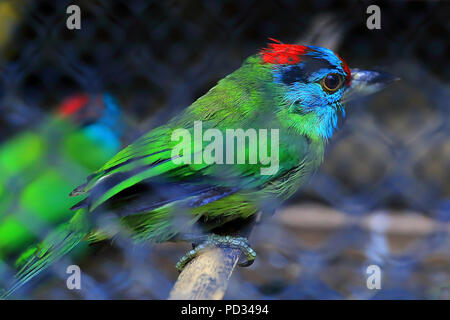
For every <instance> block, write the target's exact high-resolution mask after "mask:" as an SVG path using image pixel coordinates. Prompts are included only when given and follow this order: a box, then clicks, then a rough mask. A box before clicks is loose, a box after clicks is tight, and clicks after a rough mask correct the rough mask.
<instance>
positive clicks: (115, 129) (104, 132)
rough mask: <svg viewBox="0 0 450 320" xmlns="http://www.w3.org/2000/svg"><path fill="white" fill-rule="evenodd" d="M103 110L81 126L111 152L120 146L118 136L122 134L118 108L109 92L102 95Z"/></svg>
mask: <svg viewBox="0 0 450 320" xmlns="http://www.w3.org/2000/svg"><path fill="white" fill-rule="evenodd" d="M102 105H103V108H104V110H103V112H102V115H101V117H99V118H98V119H96V120H95V121H94V122H90V123H89V124H86V125H85V126H83V129H82V130H83V131H84V132H85V133H86V134H87V135H88V136H90V137H91V138H92V139H93V140H95V141H97V142H98V143H99V144H100V145H102V146H103V147H104V148H106V149H107V150H109V151H110V152H111V153H115V152H117V151H118V150H119V149H120V147H121V142H120V137H121V136H122V134H123V132H122V131H123V130H124V128H123V125H122V120H121V113H120V108H119V105H118V103H117V101H116V100H115V99H114V97H112V96H111V95H110V94H103V95H102Z"/></svg>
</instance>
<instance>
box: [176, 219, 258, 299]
mask: <svg viewBox="0 0 450 320" xmlns="http://www.w3.org/2000/svg"><path fill="white" fill-rule="evenodd" d="M261 219H262V214H261V213H258V214H256V215H255V216H253V217H252V218H250V219H247V220H246V221H245V222H242V223H241V224H240V226H239V228H238V230H232V229H230V230H228V232H226V234H229V235H233V236H240V237H247V238H248V237H249V236H250V234H251V232H252V230H253V227H254V226H255V224H257V223H259V222H260V221H261ZM241 253H242V252H241V250H239V249H232V248H213V249H208V250H205V251H204V252H202V253H201V254H199V255H198V256H197V257H195V258H194V259H193V260H192V261H190V262H189V263H188V264H187V265H186V266H185V267H184V269H183V271H182V272H181V273H180V275H179V276H178V280H177V282H176V283H175V285H174V287H173V288H172V291H171V292H170V294H169V300H221V299H223V296H224V295H225V291H226V290H227V287H228V281H229V280H230V278H231V275H232V273H233V271H234V268H235V267H236V265H237V263H238V261H239V258H240V256H241Z"/></svg>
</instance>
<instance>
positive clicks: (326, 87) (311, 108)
mask: <svg viewBox="0 0 450 320" xmlns="http://www.w3.org/2000/svg"><path fill="white" fill-rule="evenodd" d="M272 40H273V39H272ZM274 41H275V42H276V43H270V44H269V45H268V47H267V48H264V49H262V50H261V51H260V53H259V55H260V59H261V60H262V63H263V64H264V65H266V66H269V68H270V70H271V72H272V75H273V82H274V83H275V84H277V85H278V86H280V87H281V88H282V92H283V100H285V102H286V104H285V105H286V106H287V108H288V109H289V113H290V114H291V115H294V116H295V115H297V116H298V117H297V120H307V121H308V122H309V123H312V124H313V125H312V126H310V127H311V128H310V131H314V133H315V134H317V135H318V136H320V137H322V138H324V139H328V138H330V137H331V135H332V134H333V132H334V130H335V129H336V127H337V123H338V116H339V114H342V115H343V116H344V117H345V107H344V105H343V103H344V102H346V101H349V100H351V99H353V98H355V97H357V96H362V95H366V94H370V93H373V92H376V91H379V90H381V89H382V88H384V87H385V86H386V85H387V84H388V83H389V82H391V81H392V80H394V79H395V77H393V76H391V75H389V74H386V73H380V72H374V71H366V70H359V69H354V71H352V70H350V68H349V67H348V65H347V63H346V62H345V61H344V60H343V59H342V58H341V57H339V56H338V55H337V54H335V53H334V52H333V51H331V50H330V49H327V48H323V47H317V46H302V45H295V44H283V43H280V42H279V41H277V40H274ZM302 122H303V125H304V122H305V121H302Z"/></svg>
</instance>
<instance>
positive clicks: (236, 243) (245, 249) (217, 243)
mask: <svg viewBox="0 0 450 320" xmlns="http://www.w3.org/2000/svg"><path fill="white" fill-rule="evenodd" d="M217 247H219V248H232V249H239V250H241V251H242V253H243V254H244V255H245V257H246V261H244V262H242V263H239V264H238V265H239V266H240V267H248V266H251V265H252V264H253V262H254V261H255V258H256V252H255V251H254V250H253V249H252V248H251V247H250V245H249V243H248V240H247V238H243V237H232V236H218V235H216V234H211V235H209V236H208V237H207V239H206V240H205V241H203V242H202V243H200V244H199V245H197V246H196V247H195V248H193V249H192V250H190V251H189V252H187V253H186V254H185V255H184V256H183V257H181V259H180V260H179V261H178V262H177V264H176V265H175V266H176V268H177V269H178V271H179V272H181V271H182V270H183V268H184V267H185V266H186V264H188V263H189V262H190V261H191V260H192V259H194V258H195V257H196V256H198V255H199V254H200V253H201V252H203V251H205V250H206V249H210V248H217Z"/></svg>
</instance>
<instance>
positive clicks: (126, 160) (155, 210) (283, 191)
mask: <svg viewBox="0 0 450 320" xmlns="http://www.w3.org/2000/svg"><path fill="white" fill-rule="evenodd" d="M352 79H353V82H352ZM393 79H394V77H392V76H389V75H386V74H382V73H378V72H371V71H362V70H357V71H355V72H354V73H352V72H351V71H350V69H349V67H348V66H347V64H346V63H345V62H344V60H343V59H341V58H340V57H339V56H337V55H336V54H334V53H333V52H332V51H331V50H329V49H326V48H321V47H314V46H301V45H289V44H282V43H279V42H277V43H270V44H269V45H268V47H267V48H264V49H262V50H261V51H260V52H259V53H257V54H256V55H253V56H251V57H249V58H248V59H247V60H246V61H245V62H244V64H243V65H242V66H241V67H240V68H239V69H237V70H236V71H234V72H233V73H231V74H230V75H228V76H227V77H225V78H224V79H222V80H220V81H219V83H218V84H217V85H216V86H215V87H213V88H212V89H211V90H209V91H208V92H207V93H206V94H205V95H204V96H202V97H200V98H199V99H198V100H197V101H195V102H194V103H193V104H192V105H191V106H189V107H188V108H186V109H185V110H184V111H182V112H181V113H180V114H179V115H177V116H175V117H174V118H173V119H172V120H170V121H169V122H168V123H167V124H165V125H162V126H160V127H157V128H155V129H153V130H151V131H149V132H147V133H145V134H144V135H143V136H141V137H140V138H139V139H137V140H136V141H135V142H134V143H132V144H131V145H129V146H128V147H126V148H125V149H123V150H122V151H120V152H119V153H118V154H117V155H115V156H114V157H113V158H112V159H111V160H109V161H108V162H106V164H104V165H103V166H102V167H101V168H100V169H98V170H97V171H95V172H94V173H93V174H92V175H90V176H89V177H88V179H87V182H86V183H84V184H82V185H81V186H79V187H78V188H76V189H75V190H74V191H73V192H72V193H71V195H72V196H79V195H84V196H85V198H84V199H83V200H82V201H80V202H79V203H78V204H77V205H75V206H74V207H73V209H76V210H77V211H76V213H75V215H74V216H73V217H72V218H71V219H70V220H69V221H68V222H67V223H65V224H63V225H61V226H60V227H59V228H58V230H55V231H53V232H52V233H51V234H50V235H49V236H48V237H47V238H46V239H45V240H44V241H43V242H42V243H41V244H39V245H37V246H35V247H33V248H31V249H30V250H28V251H27V252H26V253H25V254H24V255H23V256H22V257H21V259H20V264H21V269H20V271H19V273H18V275H17V283H16V284H15V286H13V288H12V289H11V290H10V291H9V292H7V294H9V293H10V292H12V291H13V290H14V289H16V288H17V287H19V286H20V285H22V284H23V283H25V282H27V281H28V280H30V279H31V278H32V277H33V276H35V275H36V274H38V273H39V272H41V271H42V270H43V269H45V268H47V267H48V266H49V265H50V264H51V263H52V262H54V261H55V260H56V259H58V258H60V257H61V256H62V255H64V254H66V253H67V252H69V251H70V250H71V249H72V248H74V247H75V246H76V245H78V244H79V243H80V241H82V240H86V241H89V242H95V241H100V240H104V239H110V238H112V237H114V236H117V235H125V236H127V237H130V238H132V239H133V240H134V241H135V242H136V243H142V242H150V243H158V242H164V241H178V240H185V241H190V242H193V243H194V244H195V245H196V247H195V249H194V250H192V251H190V252H189V253H188V254H187V255H186V256H184V257H183V258H181V260H180V262H179V263H178V265H177V267H178V268H179V269H182V268H183V266H184V265H185V264H186V263H188V262H189V260H190V259H192V257H194V256H195V255H197V254H199V253H200V252H201V251H202V250H204V249H205V248H207V247H211V246H228V247H234V248H239V249H241V250H242V251H243V253H244V254H245V256H246V258H247V261H246V262H245V263H243V265H249V264H250V263H251V262H252V261H253V260H254V258H255V253H254V251H253V250H252V249H251V248H250V246H249V245H248V242H247V239H245V238H240V237H231V236H230V235H229V234H228V233H227V232H226V231H224V230H226V227H227V225H230V224H233V223H238V224H245V222H246V221H248V220H249V219H252V217H254V216H255V214H257V213H258V212H260V211H262V212H263V213H264V212H272V211H273V209H274V208H276V207H277V206H278V205H279V204H280V203H282V202H283V201H285V200H286V199H288V198H289V197H291V196H292V195H293V194H294V193H295V192H296V191H297V190H298V189H299V188H300V187H301V186H302V185H303V184H304V183H305V182H306V181H307V179H308V177H309V176H311V174H313V173H314V171H315V170H316V169H317V168H318V167H319V165H320V163H321V162H322V160H323V155H324V148H325V145H326V143H327V141H328V139H329V138H331V137H332V135H333V133H334V131H335V130H336V128H337V123H338V118H339V116H345V108H344V106H343V104H342V103H341V102H342V101H343V100H346V99H347V97H350V96H352V97H354V96H355V92H356V91H357V92H359V94H366V93H371V92H373V91H377V90H379V89H381V88H382V87H384V86H385V85H386V84H387V83H389V82H391V81H392V80H393ZM199 126H201V129H202V130H203V131H204V132H205V133H206V131H207V130H209V129H212V130H213V131H209V133H214V134H211V135H210V136H209V137H205V136H203V135H202V134H198V132H196V129H198V128H199ZM229 130H234V132H235V133H236V132H240V133H238V134H237V135H236V136H233V137H232V139H235V140H234V141H235V142H236V144H233V149H228V147H227V143H223V144H220V143H219V140H220V139H219V138H220V137H221V136H222V137H227V133H229V132H230V131H229ZM239 130H241V131H239ZM249 130H250V131H249ZM252 130H253V131H252ZM261 130H267V131H266V132H269V133H270V134H269V136H270V137H268V136H266V138H268V140H267V139H266V140H265V141H262V140H261V139H262V138H261V137H259V136H257V143H258V148H257V150H258V152H260V153H259V155H261V152H262V151H264V150H263V149H268V150H270V159H271V160H273V163H272V164H274V163H275V164H276V165H274V166H272V169H274V170H269V171H267V170H266V171H265V170H264V169H268V166H269V165H268V163H267V161H261V160H263V159H262V157H260V159H259V160H260V161H256V162H255V161H253V162H252V161H250V158H252V157H253V156H254V150H255V149H254V145H251V144H245V143H244V144H243V150H239V148H237V146H239V143H238V141H239V140H240V141H241V142H242V141H244V142H245V141H247V140H248V141H250V138H249V137H248V136H246V134H248V135H249V136H250V135H251V134H250V132H256V133H257V134H258V133H261V132H264V131H261ZM242 133H244V135H243V136H242ZM239 135H240V137H239ZM181 137H183V139H181ZM185 137H187V138H186V139H184V138H185ZM189 137H191V138H189ZM269 138H270V139H269ZM213 139H214V141H215V143H214V148H213V147H212V146H211V143H212V142H213V141H212V140H213ZM180 141H181V142H180ZM227 142H228V141H227ZM241 145H242V144H241ZM266 151H267V150H266ZM220 154H222V155H224V156H225V157H226V158H227V159H226V161H221V159H220ZM208 155H209V157H208ZM242 155H245V157H244V160H245V161H242V158H240V157H241V156H242ZM266 155H268V152H267V154H266ZM273 155H276V157H272V156H273ZM207 158H208V159H209V160H207ZM211 158H213V159H215V161H211ZM192 159H194V161H193V162H192ZM247 160H248V161H247ZM266 160H267V159H266Z"/></svg>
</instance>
